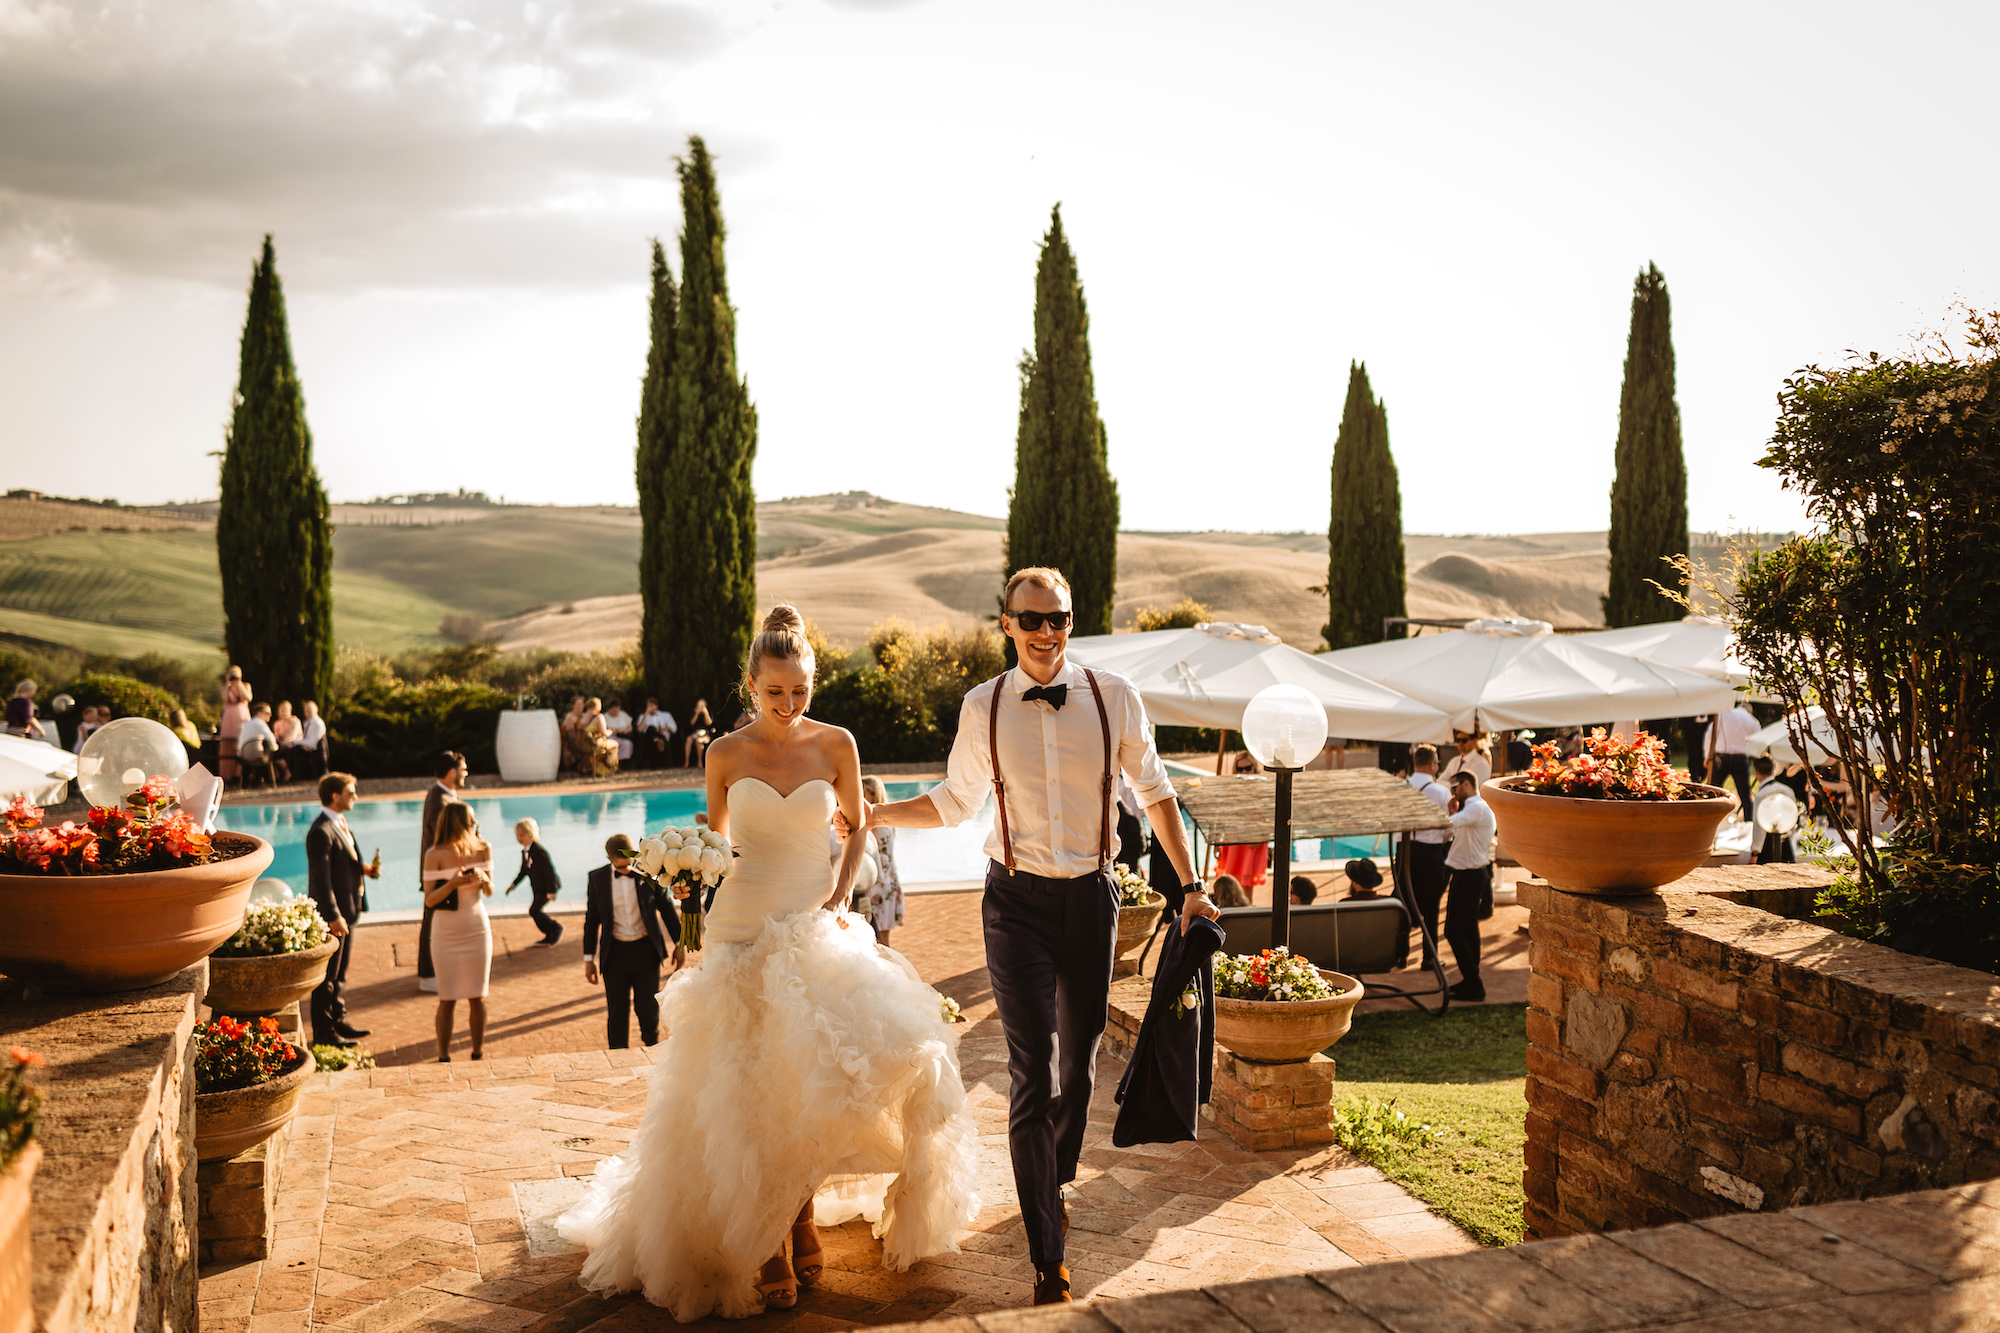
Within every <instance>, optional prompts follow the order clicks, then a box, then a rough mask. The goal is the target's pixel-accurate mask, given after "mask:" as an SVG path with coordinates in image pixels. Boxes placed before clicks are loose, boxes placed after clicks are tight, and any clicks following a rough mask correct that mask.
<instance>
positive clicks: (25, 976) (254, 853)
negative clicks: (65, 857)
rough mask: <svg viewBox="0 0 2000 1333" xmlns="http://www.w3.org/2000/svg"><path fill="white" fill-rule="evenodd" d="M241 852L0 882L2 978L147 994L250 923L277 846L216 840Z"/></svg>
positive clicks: (246, 839) (246, 838)
mask: <svg viewBox="0 0 2000 1333" xmlns="http://www.w3.org/2000/svg"><path fill="white" fill-rule="evenodd" d="M215 846H216V848H217V850H222V849H225V848H226V849H230V850H239V849H240V850H241V851H242V854H241V855H237V856H230V857H226V858H224V859H221V860H215V861H207V862H204V863H203V864H201V865H192V866H176V867H174V868H173V869H171V870H142V871H137V872H135V873H133V874H129V875H0V974H5V975H6V976H10V977H18V978H20V979H21V980H23V981H34V982H39V983H41V984H42V985H44V986H47V987H48V988H50V989H51V990H64V991H81V992H83V993H85V994H98V993H101V992H104V991H127V990H142V989H144V988H145V987H147V986H157V985H159V984H160V983H161V982H163V981H165V980H167V979H168V978H169V977H171V976H173V975H174V974H175V973H176V972H179V971H180V970H181V969H182V968H185V967H192V966H193V965H194V964H196V963H198V962H200V961H201V960H202V959H204V958H206V957H207V956H208V955H209V953H210V952H211V951H212V950H213V949H215V948H216V947H217V946H218V945H220V944H221V943H222V942H223V941H224V940H226V939H228V938H229V937H230V936H231V935H234V934H235V933H236V931H237V929H238V928H239V927H241V926H242V924H243V909H244V908H245V907H247V906H248V905H249V903H250V886H251V885H252V884H254V883H256V882H257V876H259V875H261V874H263V873H264V870H265V868H266V867H267V866H269V865H270V864H271V844H270V843H268V842H265V841H264V840H263V839H262V838H253V837H251V836H250V835H249V834H247V833H217V834H216V835H215Z"/></svg>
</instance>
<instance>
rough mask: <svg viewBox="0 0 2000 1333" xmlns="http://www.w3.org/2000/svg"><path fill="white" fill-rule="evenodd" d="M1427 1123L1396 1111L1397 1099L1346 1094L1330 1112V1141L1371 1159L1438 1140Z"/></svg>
mask: <svg viewBox="0 0 2000 1333" xmlns="http://www.w3.org/2000/svg"><path fill="white" fill-rule="evenodd" d="M1443 1137H1444V1135H1443V1134H1442V1133H1441V1132H1439V1131H1438V1130H1435V1129H1432V1128H1431V1126H1430V1124H1429V1122H1427V1121H1418V1120H1415V1119H1413V1118H1412V1117H1410V1116H1409V1115H1407V1114H1405V1113H1404V1112H1402V1111H1399V1110H1397V1109H1396V1099H1395V1098H1394V1097H1390V1098H1388V1099H1387V1100H1384V1099H1382V1098H1380V1097H1377V1096H1374V1095H1373V1094H1372V1093H1366V1092H1364V1093H1361V1094H1359V1095H1355V1094H1349V1095H1348V1098H1347V1100H1346V1101H1344V1102H1342V1103H1341V1104H1340V1105H1339V1106H1336V1107H1335V1108H1334V1110H1333V1141H1334V1142H1335V1143H1338V1144H1339V1145H1340V1146H1341V1147H1343V1148H1345V1149H1347V1150H1348V1151H1349V1152H1353V1153H1359V1154H1361V1155H1362V1156H1372V1155H1375V1154H1378V1153H1380V1152H1382V1151H1383V1150H1384V1149H1385V1148H1388V1147H1390V1146H1391V1145H1395V1144H1406V1145H1415V1144H1422V1143H1429V1142H1431V1141H1432V1140H1434V1139H1441V1138H1443Z"/></svg>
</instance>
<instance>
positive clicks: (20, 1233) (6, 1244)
mask: <svg viewBox="0 0 2000 1333" xmlns="http://www.w3.org/2000/svg"><path fill="white" fill-rule="evenodd" d="M41 1160H42V1145H41V1144H39V1143H36V1142H34V1141H33V1140H32V1139H31V1140H29V1142H28V1146H27V1147H26V1148H24V1149H22V1150H21V1153H20V1155H19V1156H17V1157H15V1158H14V1161H13V1163H12V1164H11V1165H10V1166H8V1168H7V1169H6V1170H5V1171H0V1333H31V1331H32V1330H33V1328H34V1327H35V1301H34V1291H33V1286H34V1281H35V1262H34V1249H33V1246H32V1245H30V1243H29V1238H30V1233H29V1230H28V1207H29V1204H30V1202H31V1201H32V1196H33V1193H34V1191H33V1188H32V1187H33V1185H34V1180H35V1164H36V1163H37V1162H39V1161H41Z"/></svg>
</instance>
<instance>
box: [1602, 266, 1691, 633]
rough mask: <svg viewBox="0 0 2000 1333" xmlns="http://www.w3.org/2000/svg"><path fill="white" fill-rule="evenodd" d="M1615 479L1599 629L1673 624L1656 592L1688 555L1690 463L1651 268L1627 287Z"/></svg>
mask: <svg viewBox="0 0 2000 1333" xmlns="http://www.w3.org/2000/svg"><path fill="white" fill-rule="evenodd" d="M1617 461H1618V472H1617V475H1616V477H1614V478H1613V480H1612V482H1611V539H1610V546H1611V584H1610V591H1608V592H1606V593H1605V594H1604V623H1605V624H1607V625H1610V626H1613V627H1614V628H1615V627H1617V626H1619V625H1645V624H1650V623H1652V622H1654V621H1660V620H1678V619H1679V618H1680V617H1681V614H1682V608H1681V607H1680V606H1679V605H1677V604H1676V603H1675V602H1673V601H1672V600H1671V599H1669V598H1668V597H1667V596H1666V594H1664V593H1662V592H1661V591H1660V590H1659V589H1658V588H1656V587H1654V586H1653V584H1654V583H1663V584H1666V585H1667V586H1668V587H1673V586H1674V583H1675V580H1676V578H1677V577H1678V576H1677V575H1676V574H1675V573H1674V570H1673V568H1672V567H1671V566H1670V565H1668V563H1667V561H1668V560H1670V559H1672V558H1674V557H1676V556H1685V555H1686V554H1687V549H1688V519H1687V462H1686V460H1685V459H1684V458H1682V456H1681V409H1680V407H1679V405H1678V404H1676V403H1675V402H1674V336H1673V319H1672V310H1671V308H1670V306H1669V304H1668V300H1667V280H1666V279H1665V278H1663V277H1661V276H1660V270H1659V269H1658V268H1657V267H1655V266H1654V265H1651V264H1648V265H1646V269H1645V271H1644V272H1643V273H1641V274H1640V275H1639V277H1638V280H1637V281H1635V282H1634V283H1633V284H1632V332H1631V335H1630V338H1629V339H1628V341H1627V342H1626V345H1625V388H1624V390H1623V391H1622V392H1621V393H1620V394H1619V398H1618V455H1617Z"/></svg>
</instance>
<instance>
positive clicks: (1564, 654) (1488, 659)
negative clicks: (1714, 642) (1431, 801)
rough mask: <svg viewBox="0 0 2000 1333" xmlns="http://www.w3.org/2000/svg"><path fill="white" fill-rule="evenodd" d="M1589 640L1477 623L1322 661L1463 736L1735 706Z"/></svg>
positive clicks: (1717, 686)
mask: <svg viewBox="0 0 2000 1333" xmlns="http://www.w3.org/2000/svg"><path fill="white" fill-rule="evenodd" d="M1586 638H1587V636H1585V635H1580V634H1579V635H1558V634H1556V633H1554V632H1553V630H1552V629H1551V627H1550V626H1549V624H1548V622H1547V621H1542V620H1475V621H1473V622H1472V623H1471V624H1470V625H1467V626H1466V627H1465V628H1464V629H1462V630H1451V631H1448V632H1446V633H1444V634H1426V635H1424V636H1423V637H1421V638H1416V639H1391V640H1389V641H1388V642H1386V643H1370V644H1364V645H1362V646H1361V647H1359V648H1342V649H1340V650H1339V651H1337V652H1331V653H1321V654H1320V655H1319V660H1320V661H1322V662H1328V663H1331V664H1333V665H1335V666H1341V667H1345V668H1347V669H1348V670H1349V671H1352V672H1354V673H1355V674H1356V675H1359V676H1365V677H1367V678H1368V679H1369V680H1373V681H1378V682H1380V683H1381V684H1383V685H1386V686H1388V687H1389V688H1391V689H1394V690H1398V691H1400V692H1402V693H1404V694H1407V695H1409V696H1410V697H1411V698H1413V699H1417V700H1419V701H1421V702H1423V703H1427V704H1429V705H1431V706H1432V707H1434V708H1437V709H1439V710H1441V711H1442V712H1444V713H1445V714H1446V715H1447V716H1448V717H1449V718H1450V719H1451V725H1452V727H1453V728H1454V729H1456V730H1459V731H1480V730H1496V731H1514V730H1518V729H1520V728H1522V727H1575V726H1587V725H1589V724H1591V723H1594V722H1607V721H1612V720H1615V719H1618V718H1634V717H1639V718H1644V717H1691V716H1694V715H1695V714H1698V713H1711V712H1714V711H1715V710H1717V709H1719V708H1722V709H1726V708H1729V707H1730V706H1731V705H1733V704H1734V703H1735V702H1736V694H1735V692H1734V691H1733V690H1732V689H1731V688H1730V687H1729V685H1728V683H1727V682H1725V681H1721V680H1716V679H1713V678H1711V677H1708V676H1699V675H1696V674H1695V673H1693V672H1691V671H1682V670H1678V669H1676V668H1674V667H1670V666H1659V665H1656V664H1654V663H1651V662H1645V661H1641V660H1640V659H1638V658H1636V657H1631V656H1628V655H1627V654H1624V653H1617V652H1613V651H1611V650H1610V649H1608V648H1599V647H1593V646H1592V645H1591V644H1589V643H1588V642H1586V641H1584V640H1585V639H1586ZM1425 739H1432V738H1430V737H1426V738H1425Z"/></svg>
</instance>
